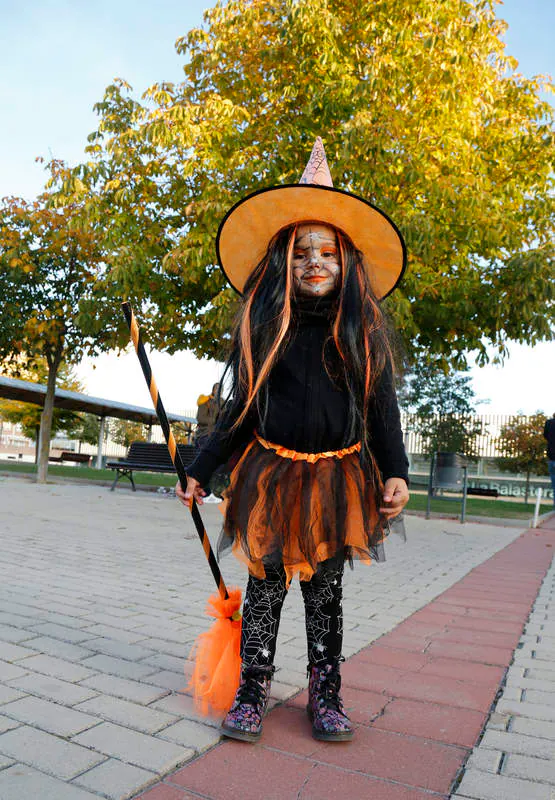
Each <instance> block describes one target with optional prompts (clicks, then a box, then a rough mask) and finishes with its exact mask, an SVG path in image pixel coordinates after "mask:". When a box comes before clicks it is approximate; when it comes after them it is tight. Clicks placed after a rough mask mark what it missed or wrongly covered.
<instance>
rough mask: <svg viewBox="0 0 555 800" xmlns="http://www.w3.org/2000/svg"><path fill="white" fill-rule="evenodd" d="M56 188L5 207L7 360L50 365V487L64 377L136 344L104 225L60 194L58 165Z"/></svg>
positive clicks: (43, 448)
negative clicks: (91, 359)
mask: <svg viewBox="0 0 555 800" xmlns="http://www.w3.org/2000/svg"><path fill="white" fill-rule="evenodd" d="M50 170H51V186H50V189H49V190H48V191H45V192H44V193H43V194H42V195H40V196H39V197H38V198H37V200H36V201H34V202H32V203H29V202H26V201H25V200H22V199H20V198H15V197H10V198H5V199H4V200H3V201H2V203H1V205H0V318H1V319H2V326H1V327H0V359H1V360H2V361H3V363H5V364H10V363H12V364H14V363H15V364H19V363H21V361H22V360H24V361H25V362H26V363H27V364H29V365H30V366H33V364H35V365H36V363H37V361H38V360H40V359H44V361H45V362H46V365H47V370H48V374H47V381H46V384H47V391H46V397H45V402H44V408H43V412H42V416H41V428H40V445H39V457H38V470H37V480H38V481H39V482H44V481H45V480H46V474H47V469H48V451H49V446H50V438H51V434H52V417H53V407H54V392H55V386H56V379H57V377H58V373H59V370H60V365H61V364H62V361H65V362H66V363H67V364H72V363H75V362H77V361H78V360H80V358H81V356H82V355H83V354H85V353H87V354H91V355H92V354H94V353H97V352H99V351H100V350H101V349H107V348H109V347H110V346H112V347H113V346H117V345H119V346H122V345H123V344H124V343H125V342H127V341H128V337H127V333H126V330H125V325H124V324H121V323H120V324H119V325H118V323H119V316H120V314H119V303H118V304H117V305H118V308H117V314H118V319H117V321H116V317H115V315H116V309H115V307H114V303H113V301H112V297H113V296H114V295H115V296H116V297H117V296H118V293H117V291H116V288H115V287H116V286H117V283H116V282H115V279H114V277H113V275H112V274H111V273H110V270H109V269H108V268H107V266H106V263H105V250H104V247H103V235H102V230H101V227H100V224H99V222H98V221H95V220H94V219H93V218H92V217H91V215H90V214H89V212H88V208H87V207H86V206H85V204H84V203H83V202H82V201H80V200H79V198H78V197H77V196H76V195H75V194H73V195H70V194H68V193H67V192H66V193H65V195H64V196H63V197H62V196H61V194H60V193H59V191H58V190H59V188H60V186H61V183H62V182H63V181H64V179H65V178H66V170H65V167H64V166H63V165H62V164H60V163H59V162H52V164H51V165H50Z"/></svg>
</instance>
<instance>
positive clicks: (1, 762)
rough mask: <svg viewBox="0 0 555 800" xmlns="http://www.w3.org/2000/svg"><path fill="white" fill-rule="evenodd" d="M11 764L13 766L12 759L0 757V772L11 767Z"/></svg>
mask: <svg viewBox="0 0 555 800" xmlns="http://www.w3.org/2000/svg"><path fill="white" fill-rule="evenodd" d="M12 764H15V761H14V760H13V758H6V756H0V770H2V769H6V767H11V765H12ZM0 791H1V789H0Z"/></svg>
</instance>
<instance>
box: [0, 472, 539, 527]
mask: <svg viewBox="0 0 555 800" xmlns="http://www.w3.org/2000/svg"><path fill="white" fill-rule="evenodd" d="M0 472H16V473H26V474H30V475H32V474H34V473H36V467H35V465H34V464H29V463H21V462H16V461H0ZM48 474H49V475H52V476H55V477H59V478H77V479H79V480H85V481H88V482H91V481H104V482H110V483H111V482H112V481H113V480H114V477H115V474H114V470H111V469H93V468H91V467H71V466H66V465H65V464H50V465H49V467H48ZM133 479H134V481H135V483H136V484H137V485H140V486H175V481H176V476H175V475H170V474H164V473H156V472H135V473H133ZM119 486H122V487H130V486H131V484H130V482H129V480H128V479H127V478H121V479H120V481H119V483H118V487H119ZM426 500H427V498H426V495H425V494H414V493H413V494H411V497H410V500H409V503H408V506H407V511H425V510H426ZM551 509H552V505H551V503H542V505H541V506H540V514H545V513H546V512H547V511H550V510H551ZM432 511H436V512H440V513H441V512H443V513H446V514H457V515H458V514H460V511H461V501H460V499H459V498H455V497H447V499H446V498H441V499H437V498H433V499H432ZM466 513H467V514H468V515H470V516H478V517H498V518H500V519H503V518H505V519H523V520H528V519H530V517H532V515H533V513H534V504H533V503H528V505H526V504H525V503H515V502H511V501H507V500H500V499H486V498H483V497H476V498H475V497H468V498H467V501H466Z"/></svg>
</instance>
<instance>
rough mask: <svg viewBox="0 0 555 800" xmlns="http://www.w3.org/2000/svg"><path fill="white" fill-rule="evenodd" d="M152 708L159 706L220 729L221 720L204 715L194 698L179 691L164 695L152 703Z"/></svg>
mask: <svg viewBox="0 0 555 800" xmlns="http://www.w3.org/2000/svg"><path fill="white" fill-rule="evenodd" d="M152 708H157V709H159V710H160V711H167V712H168V714H175V715H176V716H178V717H185V718H186V719H191V720H193V721H194V722H198V723H200V724H201V725H208V726H209V727H210V728H217V729H219V727H220V724H221V720H220V719H215V718H212V717H203V716H202V715H201V714H199V712H198V711H197V710H196V708H195V704H194V702H193V698H192V697H191V696H190V695H188V694H182V693H180V692H177V693H176V694H171V695H168V696H167V697H163V698H162V699H161V700H156V702H155V703H152Z"/></svg>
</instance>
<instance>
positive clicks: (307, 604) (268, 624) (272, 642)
mask: <svg viewBox="0 0 555 800" xmlns="http://www.w3.org/2000/svg"><path fill="white" fill-rule="evenodd" d="M343 568H344V563H343V558H341V561H339V560H338V559H329V561H324V562H322V563H321V564H320V566H319V568H318V570H317V572H316V573H315V574H314V575H313V576H312V579H311V580H310V581H301V582H300V583H301V592H302V595H303V600H304V608H305V620H306V638H307V650H308V661H309V663H310V664H323V663H326V662H328V661H332V660H335V659H337V658H339V657H340V656H341V646H342V644H343V609H342V603H341V601H342V597H343V590H342V579H343ZM265 569H266V577H265V578H263V579H260V578H254V577H253V576H252V575H249V580H248V583H247V590H246V593H245V602H244V604H243V623H242V633H241V659H242V661H243V664H245V665H251V664H252V665H256V666H262V665H268V664H273V662H274V656H275V652H276V642H277V635H278V629H279V620H280V617H281V609H282V606H283V601H284V600H285V596H286V594H287V587H286V579H285V570H284V569H283V566H281V565H280V566H278V567H272V566H265Z"/></svg>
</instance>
